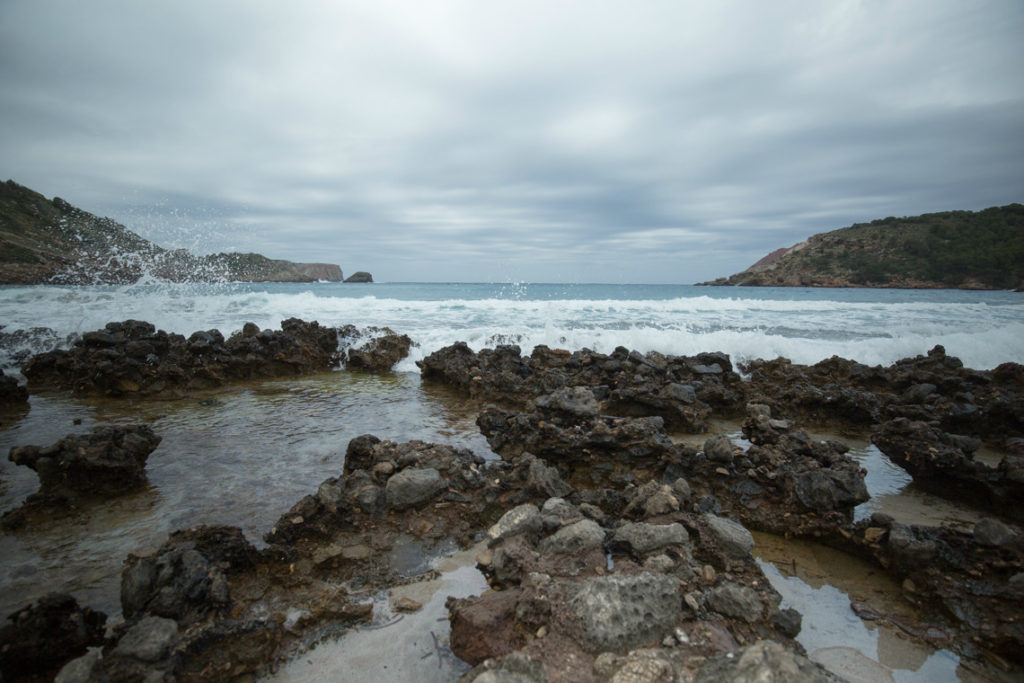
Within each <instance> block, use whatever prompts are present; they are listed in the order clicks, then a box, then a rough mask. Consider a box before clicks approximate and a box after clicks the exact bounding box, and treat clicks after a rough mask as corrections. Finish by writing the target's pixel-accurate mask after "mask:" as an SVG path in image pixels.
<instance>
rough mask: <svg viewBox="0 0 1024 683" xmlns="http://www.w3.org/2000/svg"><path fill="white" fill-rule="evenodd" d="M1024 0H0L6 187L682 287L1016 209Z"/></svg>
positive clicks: (499, 268)
mask: <svg viewBox="0 0 1024 683" xmlns="http://www.w3.org/2000/svg"><path fill="white" fill-rule="evenodd" d="M1022 36H1024V2H1021V1H1020V0H997V1H991V2H990V1H984V0H981V1H979V0H971V1H967V0H955V1H949V0H920V1H918V0H907V1H900V2H896V1H893V2H882V1H880V0H879V1H875V0H866V1H860V2H858V1H853V0H849V1H848V0H828V1H817V0H806V1H801V2H791V1H781V0H772V1H771V2H763V1H761V0H749V1H743V2H728V1H723V0H713V1H708V2H698V1H693V2H685V1H683V0H677V1H674V2H657V1H651V2H642V1H640V0H637V1H636V2H620V1H616V2H605V1H598V0H587V1H585V2H558V1H556V0H543V1H541V2H531V1H527V0H515V1H509V2H503V1H493V2H492V1H486V0H467V1H466V2H443V1H436V0H431V1H429V2H424V1H422V0H416V1H412V2H386V1H382V0H367V1H365V2H352V1H337V2H327V1H324V2H309V1H302V0H291V1H290V2H287V3H284V2H278V1H274V2H254V1H246V2H241V1H237V0H231V1H228V0H202V1H193V0H174V1H173V2H165V1H163V0H149V1H147V2H125V1H120V0H119V1H117V2H114V1H111V0H89V1H88V2H82V1H81V0H65V1H60V2H58V1H52V0H0V176H2V177H0V180H2V179H7V178H10V179H13V180H15V181H16V182H18V183H21V184H23V185H27V186H28V187H31V188H32V189H34V190H37V191H39V192H41V193H43V194H44V195H46V196H47V197H53V196H55V195H56V196H60V197H63V198H64V199H66V200H68V201H70V202H71V203H72V204H75V205H76V206H79V207H81V208H83V209H86V210H88V211H91V212H93V213H96V214H100V215H104V216H110V217H112V218H114V219H116V220H118V221H120V222H122V223H124V224H125V225H127V226H128V227H129V228H131V229H133V230H135V231H136V232H138V233H140V234H141V235H143V236H145V237H147V238H149V239H152V240H154V241H156V242H157V243H159V244H161V245H163V246H167V247H190V248H194V249H196V250H198V251H203V252H209V251H219V250H238V251H258V252H261V253H263V254H265V255H267V256H270V257H273V258H288V259H292V260H296V261H322V262H330V263H338V264H339V265H341V267H342V269H343V270H344V271H345V272H346V274H348V273H350V272H352V271H355V270H368V271H370V272H372V273H373V275H374V277H375V279H377V280H378V281H495V282H504V281H538V282H574V281H575V282H666V283H692V282H695V281H700V280H707V279H712V278H715V277H718V276H723V275H729V274H731V273H734V272H737V271H739V270H742V269H744V268H746V267H748V266H750V265H751V264H752V263H753V262H755V261H756V260H757V259H759V258H760V257H761V256H763V255H765V254H766V253H767V252H769V251H771V250H773V249H775V248H777V247H780V246H789V245H792V244H794V243H796V242H799V241H801V240H803V239H805V238H806V237H808V236H810V235H812V234H814V233H817V232H823V231H826V230H831V229H835V228H839V227H844V226H846V225H849V224H851V223H853V222H859V221H868V220H872V219H874V218H883V217H886V216H890V215H895V216H905V215H915V214H919V213H926V212H930V211H944V210H950V209H981V208H985V207H988V206H994V205H1001V204H1008V203H1011V202H1020V201H1024V38H1022Z"/></svg>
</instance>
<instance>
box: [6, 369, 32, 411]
mask: <svg viewBox="0 0 1024 683" xmlns="http://www.w3.org/2000/svg"><path fill="white" fill-rule="evenodd" d="M27 402H28V389H26V388H25V387H23V386H21V385H20V384H18V380H17V379H15V378H14V377H11V376H10V375H5V374H4V371H3V370H0V406H13V405H19V404H22V403H27Z"/></svg>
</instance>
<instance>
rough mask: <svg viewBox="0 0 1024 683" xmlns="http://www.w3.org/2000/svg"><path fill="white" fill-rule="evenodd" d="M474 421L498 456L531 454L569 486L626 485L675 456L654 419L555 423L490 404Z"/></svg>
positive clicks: (606, 418) (674, 448)
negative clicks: (556, 469)
mask: <svg viewBox="0 0 1024 683" xmlns="http://www.w3.org/2000/svg"><path fill="white" fill-rule="evenodd" d="M477 425H478V426H479V427H480V431H481V432H482V433H483V434H484V436H485V437H487V442H488V443H489V444H490V445H491V448H493V449H494V450H495V451H496V452H497V453H499V454H500V455H502V457H505V458H515V457H518V456H519V455H521V454H522V453H524V452H528V453H532V454H534V455H536V456H537V457H540V458H543V459H544V460H546V461H547V462H548V463H550V464H552V465H554V466H555V467H557V468H558V470H559V472H560V473H561V474H562V476H563V478H565V479H567V480H568V483H569V484H570V485H574V486H575V485H576V484H579V485H588V486H590V487H592V486H594V485H596V484H599V483H603V482H612V483H614V482H618V483H619V484H622V483H626V482H629V481H632V480H634V479H635V478H636V477H637V475H638V474H640V475H642V474H643V473H644V468H659V469H660V468H663V467H664V464H665V462H667V461H669V460H673V459H678V458H679V457H680V456H679V450H678V448H676V446H675V445H674V444H673V443H672V442H671V440H670V439H669V438H668V435H667V434H666V433H665V430H664V423H663V421H662V420H661V418H659V417H651V418H610V417H598V418H593V419H580V420H570V421H568V422H557V421H555V420H554V419H544V418H543V417H541V416H540V415H539V414H537V413H509V412H506V411H504V410H501V409H499V408H496V407H494V406H489V407H488V408H486V409H484V411H483V412H481V413H480V416H479V417H478V418H477ZM595 465H596V466H595Z"/></svg>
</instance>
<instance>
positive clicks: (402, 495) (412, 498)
mask: <svg viewBox="0 0 1024 683" xmlns="http://www.w3.org/2000/svg"><path fill="white" fill-rule="evenodd" d="M447 488H448V483H447V482H446V481H445V479H444V478H443V477H442V476H441V473H440V472H438V471H437V470H435V469H434V468H433V467H423V468H409V469H404V470H402V471H401V472H399V473H398V474H395V475H393V476H392V477H391V478H389V479H388V483H387V486H386V487H385V488H384V490H385V492H386V494H387V504H388V507H391V508H394V509H395V510H404V509H406V508H410V507H415V506H417V505H422V504H423V503H426V502H429V501H431V500H433V499H434V498H436V497H437V496H438V495H440V494H441V492H442V491H444V490H445V489H447Z"/></svg>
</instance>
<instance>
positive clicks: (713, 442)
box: [704, 434, 734, 463]
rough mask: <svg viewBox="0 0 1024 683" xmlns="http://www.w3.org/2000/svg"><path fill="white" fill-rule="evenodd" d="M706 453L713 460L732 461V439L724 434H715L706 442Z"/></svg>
mask: <svg viewBox="0 0 1024 683" xmlns="http://www.w3.org/2000/svg"><path fill="white" fill-rule="evenodd" d="M704 454H705V455H706V456H707V457H708V460H711V461H713V462H724V463H730V462H732V460H733V457H734V454H733V449H732V441H730V440H729V437H728V436H725V435H724V434H720V435H718V436H713V437H711V438H710V439H708V440H707V441H705V442H704Z"/></svg>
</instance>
